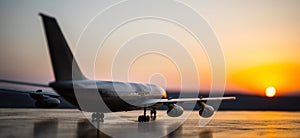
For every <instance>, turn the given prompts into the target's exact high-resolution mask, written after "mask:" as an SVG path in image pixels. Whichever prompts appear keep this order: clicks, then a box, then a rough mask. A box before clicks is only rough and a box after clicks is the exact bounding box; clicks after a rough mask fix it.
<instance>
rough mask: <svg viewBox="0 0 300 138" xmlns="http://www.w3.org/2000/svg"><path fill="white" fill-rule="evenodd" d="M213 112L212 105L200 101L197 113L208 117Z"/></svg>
mask: <svg viewBox="0 0 300 138" xmlns="http://www.w3.org/2000/svg"><path fill="white" fill-rule="evenodd" d="M214 112H215V109H214V108H213V107H212V106H210V105H207V104H205V103H200V110H199V115H200V116H201V117H204V118H209V117H211V116H212V115H213V114H214Z"/></svg>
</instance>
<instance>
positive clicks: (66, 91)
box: [49, 80, 166, 112]
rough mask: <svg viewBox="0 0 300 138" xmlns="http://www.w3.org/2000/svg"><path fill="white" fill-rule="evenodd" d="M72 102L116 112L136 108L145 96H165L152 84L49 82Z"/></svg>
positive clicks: (140, 105)
mask: <svg viewBox="0 0 300 138" xmlns="http://www.w3.org/2000/svg"><path fill="white" fill-rule="evenodd" d="M49 86H50V87H52V88H53V89H54V90H55V91H57V92H59V93H60V94H61V96H62V97H64V98H65V99H66V100H67V101H69V102H70V103H71V104H73V105H75V106H77V107H78V108H79V109H80V110H84V111H92V112H95V111H98V112H116V111H130V110H138V109H142V108H143V107H149V106H155V105H143V104H142V103H143V102H144V101H145V100H148V99H160V98H166V92H165V90H164V89H163V88H161V87H159V86H157V85H154V84H140V83H126V82H112V81H94V80H73V81H55V82H51V83H50V84H49Z"/></svg>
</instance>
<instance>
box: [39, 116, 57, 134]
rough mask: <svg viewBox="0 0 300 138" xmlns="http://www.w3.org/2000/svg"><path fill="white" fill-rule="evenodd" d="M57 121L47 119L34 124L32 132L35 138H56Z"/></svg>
mask: <svg viewBox="0 0 300 138" xmlns="http://www.w3.org/2000/svg"><path fill="white" fill-rule="evenodd" d="M57 129H58V120H57V119H48V120H44V121H38V122H34V127H33V132H34V135H33V136H34V137H35V138H41V137H44V138H55V137H57Z"/></svg>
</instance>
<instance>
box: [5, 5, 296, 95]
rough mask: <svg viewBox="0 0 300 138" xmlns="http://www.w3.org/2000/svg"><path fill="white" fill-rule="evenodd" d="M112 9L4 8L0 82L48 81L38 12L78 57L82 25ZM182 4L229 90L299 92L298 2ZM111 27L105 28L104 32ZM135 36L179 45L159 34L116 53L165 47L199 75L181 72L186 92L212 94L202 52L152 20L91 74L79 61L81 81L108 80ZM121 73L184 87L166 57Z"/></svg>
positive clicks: (115, 41) (110, 47)
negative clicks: (115, 59)
mask: <svg viewBox="0 0 300 138" xmlns="http://www.w3.org/2000/svg"><path fill="white" fill-rule="evenodd" d="M113 3H114V1H105V2H103V1H102V2H101V1H99V2H96V1H95V2H90V3H82V2H80V1H75V2H73V3H72V4H71V5H70V3H68V2H58V1H57V2H51V3H50V2H36V1H32V2H30V1H26V2H18V3H15V2H13V1H1V2H0V7H1V8H0V18H1V22H0V30H1V32H0V46H1V51H0V64H1V68H0V71H1V74H0V78H1V79H12V80H21V81H33V82H42V83H46V82H49V81H53V78H54V77H53V75H52V68H51V64H50V58H49V54H48V51H47V48H46V41H45V38H44V31H43V29H42V25H41V20H40V18H39V17H38V15H37V13H38V12H40V11H44V12H45V13H50V14H51V15H54V16H55V17H56V18H57V19H58V21H59V24H60V25H61V28H62V29H63V32H64V34H65V36H66V38H67V40H68V42H69V45H70V46H71V49H72V50H73V51H75V45H76V43H77V41H78V39H79V36H80V33H81V32H82V31H83V29H84V27H85V26H86V24H87V23H88V22H89V21H90V20H91V19H92V18H93V17H94V16H95V15H96V14H97V13H98V12H99V11H101V10H102V9H104V8H106V7H107V6H109V5H111V4H113ZM185 3H186V4H188V5H189V6H191V7H192V8H193V9H194V10H196V12H197V13H198V14H200V15H201V16H202V17H204V18H205V19H206V20H207V22H208V23H209V24H210V26H211V27H212V29H213V30H214V32H215V34H216V37H217V38H218V40H219V43H220V46H221V48H222V50H223V53H224V59H225V63H226V76H227V78H226V82H227V84H226V90H229V91H244V92H246V93H252V94H261V95H263V93H264V90H265V88H266V87H268V86H271V85H272V86H274V87H275V88H276V89H277V91H278V93H279V94H283V95H284V94H288V93H289V92H295V91H300V85H299V82H300V74H299V71H300V60H299V59H300V54H299V52H300V39H299V36H300V27H299V24H300V15H299V13H300V9H299V5H300V1H298V0H264V1H258V0H251V1H238V0H221V1H219V0H218V1H216V0H212V1H201V2H199V1H188V2H185ZM66 5H68V6H66ZM66 7H67V8H66ZM112 19H113V18H112ZM109 23H110V22H109V21H107V24H109ZM147 24H148V25H147ZM151 24H152V25H151ZM143 25H147V26H150V27H148V30H147V29H145V28H143V27H142V26H143ZM159 26H163V27H159ZM136 28H138V29H136ZM122 29H123V31H122ZM126 30H127V31H126ZM118 31H119V32H123V33H118ZM139 31H140V32H143V31H161V32H164V33H166V34H167V33H169V34H172V37H174V38H175V39H174V40H176V41H177V42H178V43H174V41H172V39H171V37H169V36H162V35H158V34H156V35H154V36H159V37H160V38H161V39H156V40H159V41H157V42H156V43H154V42H151V39H149V38H151V37H152V36H151V35H148V36H147V35H146V36H142V37H137V38H136V39H132V41H129V42H128V43H127V45H125V48H124V49H123V51H121V52H125V53H126V52H127V53H129V55H130V51H132V50H131V49H130V47H134V46H136V44H140V42H141V41H142V42H144V44H143V46H144V47H150V48H156V49H158V48H159V47H164V48H165V49H170V51H171V50H174V49H175V50H174V51H173V54H174V57H176V58H179V59H178V62H179V63H180V64H181V63H186V61H188V62H191V61H192V60H193V61H195V66H196V68H197V69H198V72H197V73H198V76H197V73H195V72H193V71H188V70H187V71H185V70H184V69H183V70H184V72H185V75H184V78H185V79H186V78H190V79H187V80H186V82H189V84H190V86H189V87H190V88H191V89H193V88H194V87H196V85H195V84H194V82H195V81H196V78H197V77H198V78H199V79H200V89H201V90H209V89H210V84H211V82H210V81H211V75H212V74H211V68H210V64H209V59H208V58H207V55H206V52H205V50H204V49H203V47H201V45H199V44H198V43H197V42H196V41H195V40H194V39H193V38H192V37H191V36H189V34H187V33H186V32H185V31H184V30H182V29H181V28H178V26H176V25H174V24H169V23H166V22H161V21H154V20H152V21H144V22H133V23H130V24H127V25H124V26H123V27H121V28H119V30H117V31H116V32H115V34H113V35H112V36H111V38H110V39H108V41H107V42H106V43H105V47H104V50H106V51H108V52H106V53H104V54H103V53H102V54H101V55H97V59H96V61H97V63H96V64H95V72H90V71H89V69H88V67H87V66H86V64H85V63H86V62H87V61H85V60H84V59H78V60H79V64H80V66H81V68H82V69H83V70H84V73H85V74H87V76H89V77H90V78H94V77H95V78H96V79H106V80H107V79H112V77H111V74H110V73H109V71H111V70H110V69H111V68H110V66H108V65H109V62H110V61H111V60H112V55H113V54H111V53H114V52H116V51H115V50H116V48H117V47H118V46H120V44H121V42H124V41H125V40H127V39H128V37H127V36H128V35H129V34H133V33H138V32H139ZM100 33H101V32H100ZM147 37H148V38H147ZM147 44H148V45H147ZM179 44H182V46H184V49H185V51H184V52H187V53H189V54H190V56H191V57H192V60H188V58H184V56H182V55H181V54H177V56H176V53H180V52H182V53H184V52H183V50H181V48H179V47H180V45H179ZM172 46H173V47H172ZM174 47H175V48H174ZM105 48H106V49H105ZM126 48H127V49H126ZM87 50H88V48H87ZM128 51H129V52H128ZM98 54H99V53H98ZM119 58H121V57H119ZM122 58H124V56H123V57H122ZM124 70H126V71H128V76H127V77H128V78H129V80H130V81H137V82H151V81H152V82H153V81H154V82H155V83H159V84H160V85H162V86H163V87H167V88H168V89H178V88H180V85H181V84H180V83H181V81H180V79H181V77H180V75H182V74H180V73H179V72H178V69H177V68H176V64H174V63H173V62H172V61H170V60H168V59H167V58H166V57H164V56H159V55H155V54H154V55H152V56H151V54H148V55H145V56H142V57H140V58H139V59H137V60H136V62H134V63H133V64H132V67H131V68H130V69H129V70H128V68H125V69H124ZM161 74H163V75H161ZM94 75H95V76H94ZM195 75H196V76H195ZM117 76H118V75H117ZM119 77H120V78H118V79H121V80H122V74H121V75H119ZM123 79H124V78H123Z"/></svg>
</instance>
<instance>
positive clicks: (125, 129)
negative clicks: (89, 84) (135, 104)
mask: <svg viewBox="0 0 300 138" xmlns="http://www.w3.org/2000/svg"><path fill="white" fill-rule="evenodd" d="M187 112H188V113H190V115H189V116H186V115H185V114H184V115H183V117H179V118H171V117H168V116H166V111H158V112H157V114H158V116H157V119H156V120H154V121H150V122H147V123H139V122H137V121H136V120H137V117H138V115H139V114H141V113H142V110H141V111H130V112H118V113H106V114H105V118H104V122H99V121H92V120H91V118H90V117H91V113H87V112H81V111H79V110H76V109H14V108H9V109H8V108H2V109H0V137H1V138H5V137H43V138H44V137H49V138H50V137H51V138H53V137H64V138H68V137H88V138H89V137H91V138H96V137H200V138H213V137H214V138H215V137H217V138H218V137H300V121H299V117H300V112H274V111H257V112H256V111H219V112H217V113H216V114H215V116H214V117H213V118H212V120H209V119H203V118H201V117H199V115H198V111H193V112H191V111H187ZM97 128H99V129H97ZM99 130H100V131H99Z"/></svg>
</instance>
